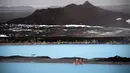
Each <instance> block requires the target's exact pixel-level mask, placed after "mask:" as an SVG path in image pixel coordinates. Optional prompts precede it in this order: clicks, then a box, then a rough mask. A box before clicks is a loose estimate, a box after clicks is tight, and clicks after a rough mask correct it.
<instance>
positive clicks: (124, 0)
mask: <svg viewBox="0 0 130 73" xmlns="http://www.w3.org/2000/svg"><path fill="white" fill-rule="evenodd" d="M85 1H87V0H0V6H34V7H35V6H64V5H67V4H70V3H76V4H81V3H84V2H85ZM88 1H89V2H91V3H92V4H93V5H115V4H129V3H130V0H88Z"/></svg>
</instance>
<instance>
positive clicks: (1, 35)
mask: <svg viewBox="0 0 130 73" xmlns="http://www.w3.org/2000/svg"><path fill="white" fill-rule="evenodd" d="M0 37H8V36H7V35H3V34H0Z"/></svg>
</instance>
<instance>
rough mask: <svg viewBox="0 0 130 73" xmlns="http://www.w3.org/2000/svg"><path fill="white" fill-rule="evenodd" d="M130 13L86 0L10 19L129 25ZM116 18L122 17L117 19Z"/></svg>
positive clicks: (24, 21) (46, 22)
mask: <svg viewBox="0 0 130 73" xmlns="http://www.w3.org/2000/svg"><path fill="white" fill-rule="evenodd" d="M129 16H130V15H127V14H124V13H120V12H112V11H108V10H104V9H101V8H99V7H96V6H94V5H92V4H91V3H89V2H88V1H86V2H85V3H84V4H81V5H76V4H70V5H67V6H65V7H61V8H60V7H59V8H48V9H40V10H36V11H35V12H34V13H33V14H31V15H29V16H28V17H25V18H18V19H13V20H11V21H8V22H7V23H14V24H21V23H23V24H59V25H65V24H78V25H79V24H86V25H88V24H89V25H91V26H113V27H114V26H115V27H128V26H130V25H128V23H126V20H127V19H129ZM116 18H122V20H120V21H117V20H116Z"/></svg>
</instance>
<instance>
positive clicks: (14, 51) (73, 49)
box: [0, 44, 130, 58]
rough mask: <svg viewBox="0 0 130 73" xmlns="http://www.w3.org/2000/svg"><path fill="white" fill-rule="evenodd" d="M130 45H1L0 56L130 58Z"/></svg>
mask: <svg viewBox="0 0 130 73" xmlns="http://www.w3.org/2000/svg"><path fill="white" fill-rule="evenodd" d="M129 52H130V45H106V44H100V45H99V44H96V45H85V44H73V45H72V44H66V45H1V46H0V56H10V55H21V56H31V54H36V55H37V56H50V57H52V58H60V57H74V56H77V57H84V58H95V57H113V56H115V55H119V56H123V57H130V54H129Z"/></svg>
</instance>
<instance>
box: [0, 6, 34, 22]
mask: <svg viewBox="0 0 130 73" xmlns="http://www.w3.org/2000/svg"><path fill="white" fill-rule="evenodd" d="M35 10H36V9H35V8H33V7H30V6H16V7H5V6H0V23H3V22H7V21H9V20H12V19H15V18H20V17H27V16H29V15H30V14H32V13H33V12H34V11H35Z"/></svg>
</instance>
